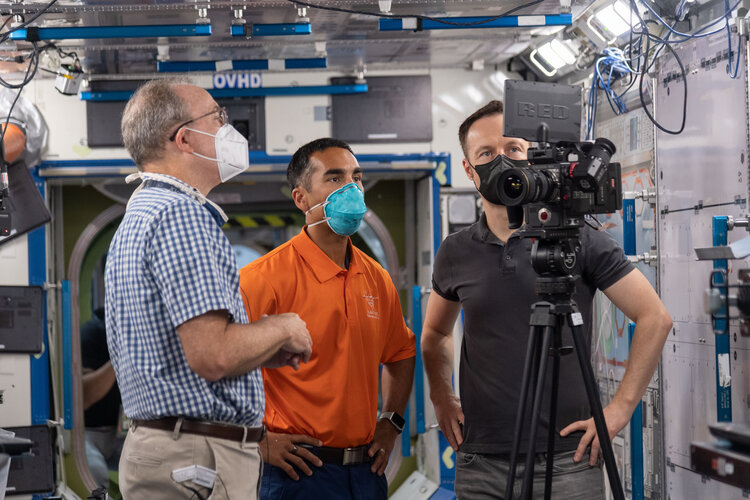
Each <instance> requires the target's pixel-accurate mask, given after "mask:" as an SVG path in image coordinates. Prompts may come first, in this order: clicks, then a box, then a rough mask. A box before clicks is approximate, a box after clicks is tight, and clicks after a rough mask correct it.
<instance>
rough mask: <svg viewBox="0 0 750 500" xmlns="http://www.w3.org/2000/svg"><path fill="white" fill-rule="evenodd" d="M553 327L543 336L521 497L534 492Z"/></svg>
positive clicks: (545, 329) (528, 496) (549, 327)
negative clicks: (535, 460)
mask: <svg viewBox="0 0 750 500" xmlns="http://www.w3.org/2000/svg"><path fill="white" fill-rule="evenodd" d="M552 330H553V327H551V326H546V327H545V328H544V337H543V338H542V348H541V351H540V352H541V353H542V355H541V356H540V357H539V374H538V375H537V379H536V387H535V388H534V406H533V407H532V410H531V423H530V427H529V446H528V448H527V454H526V469H525V470H524V471H523V487H522V489H521V498H522V499H524V500H526V499H528V500H531V495H532V494H533V492H534V458H535V451H536V431H537V426H538V425H539V414H540V413H541V411H542V396H543V395H544V381H545V379H546V377H545V375H546V372H547V358H548V356H546V353H547V352H549V344H550V338H551V337H552Z"/></svg>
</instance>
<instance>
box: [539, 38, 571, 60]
mask: <svg viewBox="0 0 750 500" xmlns="http://www.w3.org/2000/svg"><path fill="white" fill-rule="evenodd" d="M551 45H552V50H554V51H555V53H556V54H557V55H558V56H560V58H562V60H563V61H565V64H573V63H574V62H576V55H575V53H574V52H573V50H571V48H570V46H569V45H567V44H566V43H563V42H561V41H560V40H557V39H555V40H552V42H551ZM542 55H544V54H542Z"/></svg>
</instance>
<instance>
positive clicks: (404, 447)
mask: <svg viewBox="0 0 750 500" xmlns="http://www.w3.org/2000/svg"><path fill="white" fill-rule="evenodd" d="M409 406H410V405H409V404H408V403H407V405H406V409H405V410H404V429H403V430H402V431H401V456H402V457H410V456H411V430H410V427H411V425H410V424H409V421H410V420H411V415H409V414H410V413H411V410H409Z"/></svg>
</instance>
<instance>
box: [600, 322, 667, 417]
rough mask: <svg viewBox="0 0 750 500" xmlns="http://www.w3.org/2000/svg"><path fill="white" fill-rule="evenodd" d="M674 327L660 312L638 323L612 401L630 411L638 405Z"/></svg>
mask: <svg viewBox="0 0 750 500" xmlns="http://www.w3.org/2000/svg"><path fill="white" fill-rule="evenodd" d="M670 327H671V321H669V320H668V319H667V318H662V317H661V316H658V315H656V316H652V317H647V318H644V319H642V320H641V321H638V322H637V323H636V325H635V333H634V334H633V343H632V345H631V347H630V354H629V357H628V363H627V366H626V369H625V376H624V377H623V379H622V383H621V384H620V388H619V389H618V390H617V393H616V394H615V397H614V398H613V400H612V404H615V405H620V406H621V407H623V408H624V409H625V410H626V411H627V412H629V413H632V412H633V410H634V409H635V407H636V406H638V403H639V402H640V401H641V398H642V397H643V393H644V392H646V388H647V387H648V384H649V382H650V381H651V377H652V376H653V375H654V371H655V370H656V366H657V364H658V363H659V359H660V358H661V351H662V349H663V347H664V342H665V341H666V338H667V335H668V334H669V330H670Z"/></svg>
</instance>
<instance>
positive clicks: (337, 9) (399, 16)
mask: <svg viewBox="0 0 750 500" xmlns="http://www.w3.org/2000/svg"><path fill="white" fill-rule="evenodd" d="M287 1H288V2H290V3H293V4H295V5H301V6H303V7H309V8H311V9H320V10H330V11H333V12H344V13H346V14H360V15H363V16H374V17H382V18H390V19H404V18H411V17H413V18H416V19H419V20H420V21H434V22H437V23H442V24H447V25H449V26H467V27H468V26H481V25H482V24H487V23H489V22H492V21H496V20H497V19H500V18H502V17H507V16H509V15H511V14H513V13H515V12H518V11H519V10H521V9H525V8H527V7H532V6H534V5H537V4H540V3H542V2H543V1H544V0H532V1H531V2H528V3H525V4H523V5H519V6H518V7H515V8H513V9H510V10H509V11H507V12H503V13H502V14H498V15H496V16H492V17H488V18H486V19H482V20H481V21H474V22H471V23H460V22H455V21H449V20H447V19H440V18H438V17H430V16H422V15H419V14H414V15H407V14H386V13H383V12H368V11H364V10H353V9H343V8H340V7H328V6H327V5H316V4H312V3H308V2H304V1H302V0H287Z"/></svg>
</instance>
